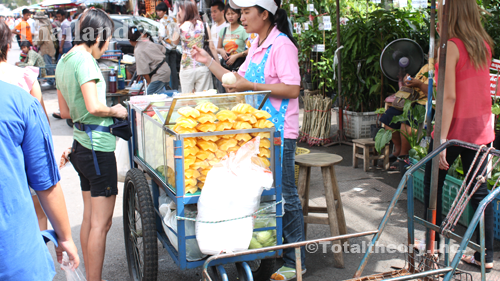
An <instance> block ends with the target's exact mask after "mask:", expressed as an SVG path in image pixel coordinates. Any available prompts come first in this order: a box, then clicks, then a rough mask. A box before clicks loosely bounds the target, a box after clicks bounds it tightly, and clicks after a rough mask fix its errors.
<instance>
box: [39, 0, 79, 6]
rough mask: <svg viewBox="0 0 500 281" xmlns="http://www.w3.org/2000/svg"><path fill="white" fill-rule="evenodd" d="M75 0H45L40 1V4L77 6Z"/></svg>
mask: <svg viewBox="0 0 500 281" xmlns="http://www.w3.org/2000/svg"><path fill="white" fill-rule="evenodd" d="M78 5H79V4H77V3H76V0H46V1H43V2H42V3H40V6H43V7H49V6H78Z"/></svg>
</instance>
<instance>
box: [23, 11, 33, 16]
mask: <svg viewBox="0 0 500 281" xmlns="http://www.w3.org/2000/svg"><path fill="white" fill-rule="evenodd" d="M26 14H31V12H30V10H28V9H23V16H24V15H26Z"/></svg>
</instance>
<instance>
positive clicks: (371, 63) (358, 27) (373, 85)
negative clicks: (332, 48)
mask: <svg viewBox="0 0 500 281" xmlns="http://www.w3.org/2000/svg"><path fill="white" fill-rule="evenodd" d="M427 17H428V16H427V15H426V13H422V12H412V11H409V10H400V9H394V10H390V11H387V10H383V9H379V10H376V11H373V12H371V13H368V14H367V16H366V17H363V16H361V15H360V14H355V15H353V16H352V18H350V20H349V21H348V22H347V24H346V25H345V26H343V27H342V28H341V37H342V38H343V39H342V40H343V45H344V47H345V48H344V49H343V50H342V57H343V58H345V59H343V60H342V95H343V97H344V98H345V102H346V104H348V106H349V109H350V110H352V111H361V112H364V111H372V110H374V109H376V108H378V107H380V106H382V103H383V99H384V98H385V96H386V94H387V92H389V91H390V92H395V89H394V87H393V86H392V85H391V84H390V83H389V81H388V79H387V78H385V77H384V75H383V73H382V70H381V69H380V63H379V61H380V55H381V53H382V50H383V49H384V48H385V46H387V44H389V43H390V42H392V41H393V40H396V39H400V38H410V39H413V40H415V41H416V42H417V43H418V44H419V45H420V46H422V47H423V49H424V50H427V46H428V33H429V32H428V30H429V28H428V25H429V23H428V18H427ZM332 86H333V87H336V86H335V85H332Z"/></svg>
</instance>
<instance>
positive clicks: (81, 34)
mask: <svg viewBox="0 0 500 281" xmlns="http://www.w3.org/2000/svg"><path fill="white" fill-rule="evenodd" d="M79 23H80V27H79V28H78V29H77V32H78V33H77V34H76V36H75V40H74V42H75V45H80V44H85V45H87V46H88V47H91V46H93V45H94V44H95V43H96V42H97V37H99V49H102V48H103V47H104V44H106V40H108V39H109V38H111V36H112V35H113V30H114V28H115V24H114V22H113V20H112V19H111V18H110V17H109V16H108V15H107V14H106V13H105V12H104V11H103V10H101V9H96V8H90V9H87V10H86V11H85V12H84V13H83V14H82V15H81V16H80V21H79Z"/></svg>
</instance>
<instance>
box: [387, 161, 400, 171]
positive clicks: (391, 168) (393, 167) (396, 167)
mask: <svg viewBox="0 0 500 281" xmlns="http://www.w3.org/2000/svg"><path fill="white" fill-rule="evenodd" d="M387 171H399V162H398V160H396V161H394V162H392V163H391V164H390V165H389V169H387Z"/></svg>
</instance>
